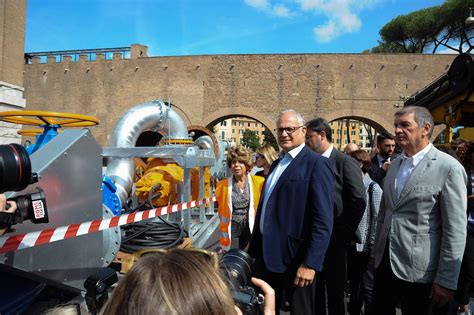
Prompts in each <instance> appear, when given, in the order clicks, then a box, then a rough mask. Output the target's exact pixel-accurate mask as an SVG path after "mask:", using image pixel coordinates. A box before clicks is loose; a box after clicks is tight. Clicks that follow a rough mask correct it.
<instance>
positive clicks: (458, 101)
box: [431, 93, 474, 143]
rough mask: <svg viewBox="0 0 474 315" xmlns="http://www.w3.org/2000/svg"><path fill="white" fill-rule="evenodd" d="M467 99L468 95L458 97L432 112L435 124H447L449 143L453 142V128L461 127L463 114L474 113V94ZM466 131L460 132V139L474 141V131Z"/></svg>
mask: <svg viewBox="0 0 474 315" xmlns="http://www.w3.org/2000/svg"><path fill="white" fill-rule="evenodd" d="M465 98H466V95H461V96H458V97H456V98H454V99H452V100H450V101H448V102H446V103H444V104H443V105H442V106H438V107H436V108H433V109H432V110H431V115H433V119H434V122H435V124H445V125H446V126H447V128H446V131H445V138H446V141H447V142H448V143H450V142H451V140H452V136H453V135H452V128H453V127H456V126H458V125H459V122H460V120H461V114H462V113H466V112H474V93H472V94H471V95H470V96H469V98H468V99H465ZM464 129H466V130H464ZM464 129H461V130H460V132H461V135H460V138H462V139H464V140H474V137H473V131H472V130H469V129H472V128H464ZM463 133H464V134H463Z"/></svg>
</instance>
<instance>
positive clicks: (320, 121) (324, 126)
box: [306, 118, 332, 142]
mask: <svg viewBox="0 0 474 315" xmlns="http://www.w3.org/2000/svg"><path fill="white" fill-rule="evenodd" d="M306 128H308V129H311V130H313V131H315V132H317V133H321V132H322V131H324V133H325V134H326V139H327V140H328V142H332V129H331V126H330V125H329V123H328V122H327V120H326V119H324V118H316V119H313V120H311V121H309V122H308V123H306Z"/></svg>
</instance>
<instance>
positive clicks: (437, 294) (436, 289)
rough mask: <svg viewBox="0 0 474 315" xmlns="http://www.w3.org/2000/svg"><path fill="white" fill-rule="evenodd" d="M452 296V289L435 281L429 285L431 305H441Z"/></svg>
mask: <svg viewBox="0 0 474 315" xmlns="http://www.w3.org/2000/svg"><path fill="white" fill-rule="evenodd" d="M453 297H454V291H453V290H450V289H446V288H444V287H442V286H440V285H439V284H437V283H436V282H433V286H432V287H431V303H432V304H433V305H438V306H443V305H444V304H446V303H448V302H449V301H451V300H452V299H453Z"/></svg>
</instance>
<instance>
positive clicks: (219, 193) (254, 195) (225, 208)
mask: <svg viewBox="0 0 474 315" xmlns="http://www.w3.org/2000/svg"><path fill="white" fill-rule="evenodd" d="M247 181H248V183H249V191H250V202H249V212H248V218H249V227H250V232H252V231H253V225H254V223H255V217H256V215H257V208H258V201H259V199H260V192H261V191H262V187H263V182H264V181H265V179H264V178H263V177H260V176H253V175H247ZM232 182H233V178H232V177H229V178H226V179H223V180H221V181H219V182H218V183H217V187H216V198H217V202H218V204H219V207H218V214H219V219H220V224H219V232H220V238H219V242H220V244H221V247H222V248H223V249H225V250H229V249H230V240H231V232H230V230H231V224H230V221H231V218H232Z"/></svg>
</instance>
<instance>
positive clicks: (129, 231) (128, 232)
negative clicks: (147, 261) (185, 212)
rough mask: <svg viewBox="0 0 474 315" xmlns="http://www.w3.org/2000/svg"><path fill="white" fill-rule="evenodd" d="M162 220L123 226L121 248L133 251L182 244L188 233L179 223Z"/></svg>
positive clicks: (129, 251) (125, 250)
mask: <svg viewBox="0 0 474 315" xmlns="http://www.w3.org/2000/svg"><path fill="white" fill-rule="evenodd" d="M158 218H159V219H160V220H161V221H162V222H144V223H132V224H128V225H125V226H123V227H122V231H124V239H123V240H122V244H121V246H120V250H121V251H122V252H125V253H133V252H136V251H139V250H142V249H147V248H163V249H166V248H171V247H174V246H176V245H178V244H180V243H181V242H182V240H183V238H184V237H185V236H186V233H185V231H184V229H183V228H182V226H181V225H180V224H178V223H169V222H167V221H166V220H164V219H163V218H160V217H158Z"/></svg>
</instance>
